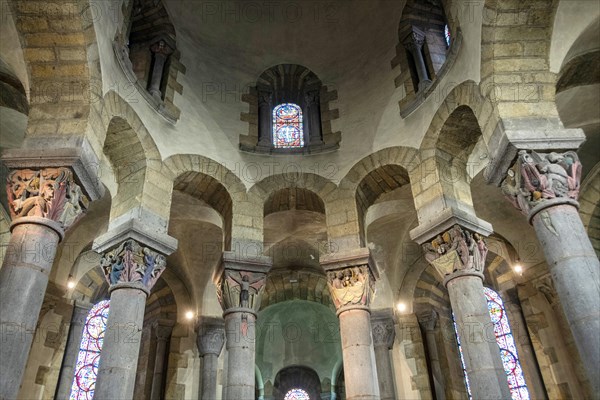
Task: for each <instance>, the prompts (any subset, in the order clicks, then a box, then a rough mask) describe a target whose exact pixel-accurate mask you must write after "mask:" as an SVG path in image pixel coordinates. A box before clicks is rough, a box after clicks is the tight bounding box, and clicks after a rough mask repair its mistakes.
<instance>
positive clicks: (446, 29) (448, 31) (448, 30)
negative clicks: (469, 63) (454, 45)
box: [444, 24, 450, 47]
mask: <svg viewBox="0 0 600 400" xmlns="http://www.w3.org/2000/svg"><path fill="white" fill-rule="evenodd" d="M444 38H445V39H446V46H448V47H450V28H449V27H448V24H446V25H444Z"/></svg>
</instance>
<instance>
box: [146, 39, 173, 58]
mask: <svg viewBox="0 0 600 400" xmlns="http://www.w3.org/2000/svg"><path fill="white" fill-rule="evenodd" d="M150 51H151V52H152V53H154V54H163V55H165V56H168V55H170V54H172V53H173V49H172V48H171V46H169V45H168V44H167V42H165V41H164V40H159V41H158V42H156V43H154V44H153V45H152V46H150Z"/></svg>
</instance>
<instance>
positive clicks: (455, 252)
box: [423, 225, 488, 278]
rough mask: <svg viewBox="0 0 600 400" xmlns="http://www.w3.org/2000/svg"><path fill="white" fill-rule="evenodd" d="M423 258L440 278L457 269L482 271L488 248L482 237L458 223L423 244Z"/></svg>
mask: <svg viewBox="0 0 600 400" xmlns="http://www.w3.org/2000/svg"><path fill="white" fill-rule="evenodd" d="M423 250H424V251H425V259H426V260H427V261H428V262H429V263H430V264H431V265H433V266H434V267H435V269H436V270H437V271H438V273H439V274H440V275H441V276H442V278H443V277H444V276H446V275H449V274H451V273H453V272H457V271H475V272H480V273H483V268H484V267H485V259H486V257H487V253H488V249H487V245H486V244H485V241H484V240H483V237H482V236H481V235H480V234H478V233H472V232H470V231H468V230H466V229H463V228H461V227H460V226H459V225H454V226H453V227H452V228H451V229H449V230H448V231H446V232H444V233H443V234H442V235H438V236H437V237H436V238H435V239H433V240H432V241H431V242H429V243H425V244H423Z"/></svg>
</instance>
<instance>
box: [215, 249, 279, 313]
mask: <svg viewBox="0 0 600 400" xmlns="http://www.w3.org/2000/svg"><path fill="white" fill-rule="evenodd" d="M271 265H272V263H271V260H270V258H268V257H259V258H257V259H252V260H248V259H244V258H243V257H242V258H239V257H238V255H236V254H235V253H234V252H224V253H223V260H222V265H221V272H220V274H219V275H218V278H217V280H216V285H217V297H218V299H219V303H221V307H222V308H223V311H228V310H232V309H240V311H246V312H248V311H251V312H252V311H253V312H254V313H257V312H258V310H259V309H260V299H261V296H262V293H263V291H264V289H265V284H266V283H267V272H268V271H269V270H270V269H271Z"/></svg>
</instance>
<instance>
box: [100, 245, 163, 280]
mask: <svg viewBox="0 0 600 400" xmlns="http://www.w3.org/2000/svg"><path fill="white" fill-rule="evenodd" d="M100 266H101V267H102V270H103V271H104V275H105V277H106V280H107V281H108V283H109V284H111V285H115V284H117V283H126V282H141V283H142V284H144V285H145V286H146V287H147V288H148V289H152V287H153V286H154V284H155V283H156V281H157V280H158V278H160V275H161V274H162V273H163V271H164V270H165V268H166V266H167V260H166V258H165V256H163V255H162V254H160V253H157V252H155V251H153V250H150V249H149V248H147V247H143V246H141V245H140V244H139V243H138V242H136V241H135V240H126V241H125V242H123V243H122V244H121V245H120V246H119V247H117V248H116V249H114V250H112V251H110V252H108V253H106V254H104V256H102V258H101V260H100Z"/></svg>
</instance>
